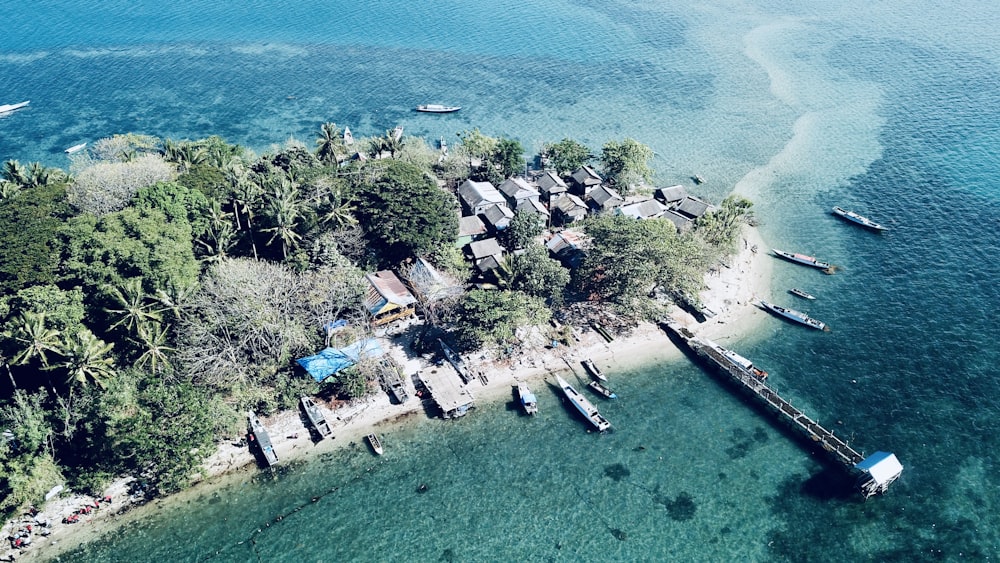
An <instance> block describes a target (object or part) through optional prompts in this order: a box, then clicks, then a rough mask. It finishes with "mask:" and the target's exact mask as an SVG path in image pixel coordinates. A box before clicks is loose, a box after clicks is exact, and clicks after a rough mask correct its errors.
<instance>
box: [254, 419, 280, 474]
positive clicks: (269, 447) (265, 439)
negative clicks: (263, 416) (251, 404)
mask: <svg viewBox="0 0 1000 563" xmlns="http://www.w3.org/2000/svg"><path fill="white" fill-rule="evenodd" d="M247 425H248V426H249V433H248V436H247V438H248V439H249V440H250V447H251V448H254V447H256V448H257V449H258V450H259V451H260V454H261V456H263V457H264V462H265V463H266V464H267V466H268V467H271V466H272V465H274V464H275V463H278V454H277V453H275V451H274V444H272V443H271V435H270V434H268V433H267V429H266V428H264V425H263V424H262V423H261V422H260V418H258V417H257V413H255V412H253V411H250V412H248V413H247Z"/></svg>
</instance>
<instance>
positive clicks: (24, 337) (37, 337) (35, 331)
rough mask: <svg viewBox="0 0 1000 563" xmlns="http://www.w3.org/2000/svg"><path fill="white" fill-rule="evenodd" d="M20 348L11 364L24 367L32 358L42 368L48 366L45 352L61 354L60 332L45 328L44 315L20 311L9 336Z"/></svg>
mask: <svg viewBox="0 0 1000 563" xmlns="http://www.w3.org/2000/svg"><path fill="white" fill-rule="evenodd" d="M9 336H10V337H11V338H13V339H14V340H15V341H16V342H17V343H18V345H19V346H20V347H21V351H20V352H18V353H17V354H16V355H15V356H14V358H13V362H14V363H15V364H20V365H24V364H26V363H28V362H30V361H31V360H32V359H34V358H38V359H40V360H41V361H42V365H43V366H48V365H49V359H48V357H47V356H46V355H45V353H46V352H55V353H56V354H62V349H61V346H60V344H61V341H60V338H59V337H60V332H59V331H58V330H56V329H54V328H48V327H47V326H45V313H44V312H42V313H36V312H34V311H22V312H21V314H20V315H18V316H17V319H16V320H15V325H14V330H13V331H12V333H11V334H10V335H9Z"/></svg>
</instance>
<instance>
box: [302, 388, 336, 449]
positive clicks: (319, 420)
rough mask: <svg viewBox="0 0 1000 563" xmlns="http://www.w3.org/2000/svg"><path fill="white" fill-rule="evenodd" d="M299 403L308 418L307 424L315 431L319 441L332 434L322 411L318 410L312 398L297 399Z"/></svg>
mask: <svg viewBox="0 0 1000 563" xmlns="http://www.w3.org/2000/svg"><path fill="white" fill-rule="evenodd" d="M299 402H300V403H301V404H302V410H304V411H306V417H308V418H309V423H310V424H312V425H313V428H315V429H316V432H317V433H318V434H319V437H320V439H323V438H326V437H327V436H329V435H330V434H333V430H331V429H330V425H329V424H328V423H327V422H326V417H324V416H323V411H322V410H321V409H320V408H319V405H317V404H316V402H315V401H313V400H312V397H307V396H305V395H303V396H302V397H301V398H299Z"/></svg>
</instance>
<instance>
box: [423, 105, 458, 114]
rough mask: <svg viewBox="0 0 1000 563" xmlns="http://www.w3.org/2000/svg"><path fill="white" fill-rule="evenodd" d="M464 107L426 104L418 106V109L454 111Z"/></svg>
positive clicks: (433, 111) (442, 111)
mask: <svg viewBox="0 0 1000 563" xmlns="http://www.w3.org/2000/svg"><path fill="white" fill-rule="evenodd" d="M460 109H462V106H443V105H441V104H425V105H422V106H417V111H421V112H424V113H452V112H455V111H458V110H460Z"/></svg>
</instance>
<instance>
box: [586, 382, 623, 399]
mask: <svg viewBox="0 0 1000 563" xmlns="http://www.w3.org/2000/svg"><path fill="white" fill-rule="evenodd" d="M587 387H590V388H591V389H593V390H594V392H595V393H597V394H598V395H600V396H602V397H604V398H605V399H617V398H618V394H617V393H615V392H614V391H612V390H611V388H610V387H608V386H607V385H605V384H603V383H601V382H600V381H597V380H596V379H595V380H594V381H591V382H590V383H588V384H587Z"/></svg>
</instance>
